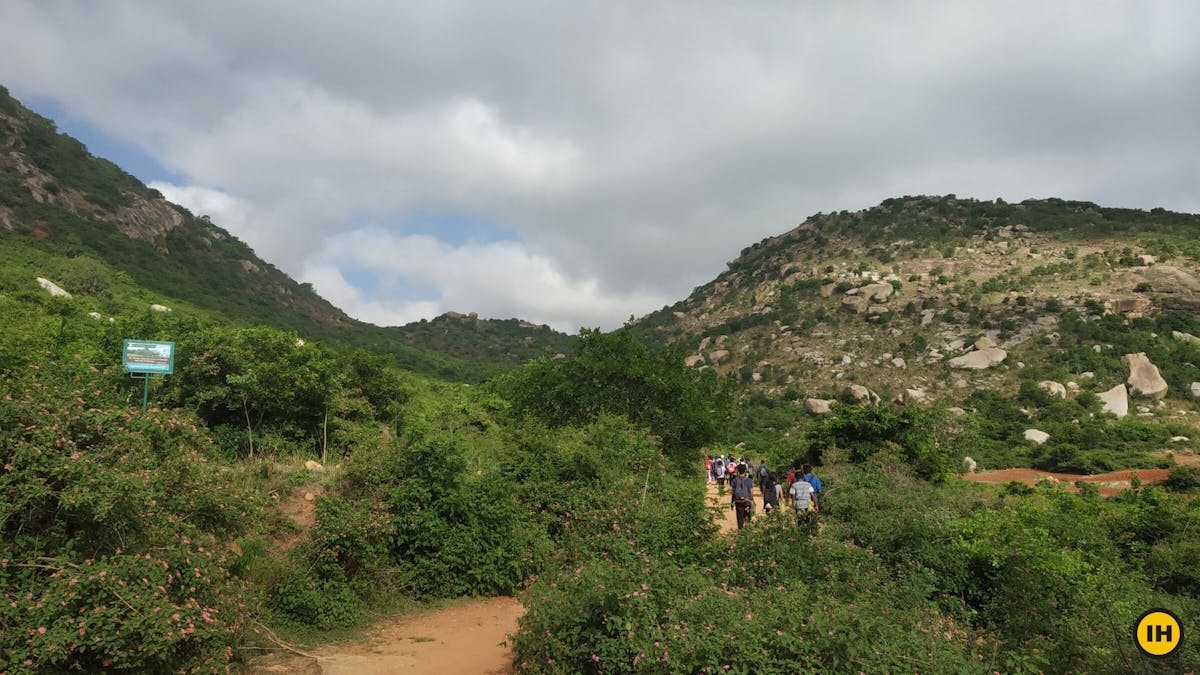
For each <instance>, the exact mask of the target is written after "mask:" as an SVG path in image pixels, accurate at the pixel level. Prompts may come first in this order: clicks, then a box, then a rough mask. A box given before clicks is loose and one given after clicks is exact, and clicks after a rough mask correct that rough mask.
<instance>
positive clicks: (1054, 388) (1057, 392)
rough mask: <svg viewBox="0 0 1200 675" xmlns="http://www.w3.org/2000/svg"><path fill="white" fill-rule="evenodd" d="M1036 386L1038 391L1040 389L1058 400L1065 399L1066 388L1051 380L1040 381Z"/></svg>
mask: <svg viewBox="0 0 1200 675" xmlns="http://www.w3.org/2000/svg"><path fill="white" fill-rule="evenodd" d="M1037 386H1038V389H1041V390H1042V391H1044V392H1046V393H1047V394H1049V395H1051V396H1057V397H1058V398H1064V399H1065V398H1066V397H1067V388H1066V387H1064V386H1063V385H1062V384H1060V383H1058V382H1055V381H1053V380H1042V381H1041V382H1038V385H1037Z"/></svg>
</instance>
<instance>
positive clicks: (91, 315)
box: [88, 312, 104, 321]
mask: <svg viewBox="0 0 1200 675" xmlns="http://www.w3.org/2000/svg"><path fill="white" fill-rule="evenodd" d="M88 317H89V318H92V319H95V320H96V321H99V320H101V319H103V318H104V317H103V316H101V314H100V312H88Z"/></svg>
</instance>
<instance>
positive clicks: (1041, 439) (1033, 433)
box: [1025, 429, 1050, 445]
mask: <svg viewBox="0 0 1200 675" xmlns="http://www.w3.org/2000/svg"><path fill="white" fill-rule="evenodd" d="M1025 440H1027V441H1029V442H1030V443H1033V444H1035V445H1041V444H1042V443H1045V442H1046V441H1048V440H1050V434H1048V433H1046V432H1044V431H1042V430H1041V429H1026V430H1025Z"/></svg>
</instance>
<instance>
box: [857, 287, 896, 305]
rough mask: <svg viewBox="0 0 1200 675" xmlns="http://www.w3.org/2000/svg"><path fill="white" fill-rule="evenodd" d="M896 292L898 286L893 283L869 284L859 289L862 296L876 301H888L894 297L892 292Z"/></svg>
mask: <svg viewBox="0 0 1200 675" xmlns="http://www.w3.org/2000/svg"><path fill="white" fill-rule="evenodd" d="M895 292H896V288H895V287H894V286H892V285H891V284H867V285H866V286H863V287H862V288H859V289H858V294H859V295H860V296H863V297H866V298H867V299H868V300H874V301H875V302H886V301H887V299H888V298H890V297H892V293H895Z"/></svg>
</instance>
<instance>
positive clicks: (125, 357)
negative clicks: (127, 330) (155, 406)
mask: <svg viewBox="0 0 1200 675" xmlns="http://www.w3.org/2000/svg"><path fill="white" fill-rule="evenodd" d="M121 365H122V366H124V367H125V370H126V371H128V372H129V376H130V377H132V378H134V379H140V380H142V412H146V410H147V408H148V406H149V404H150V378H151V377H153V376H155V375H170V374H171V373H173V372H175V343H174V342H153V341H150V340H126V341H125V343H124V345H123V346H122V348H121Z"/></svg>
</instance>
